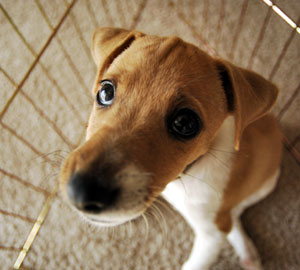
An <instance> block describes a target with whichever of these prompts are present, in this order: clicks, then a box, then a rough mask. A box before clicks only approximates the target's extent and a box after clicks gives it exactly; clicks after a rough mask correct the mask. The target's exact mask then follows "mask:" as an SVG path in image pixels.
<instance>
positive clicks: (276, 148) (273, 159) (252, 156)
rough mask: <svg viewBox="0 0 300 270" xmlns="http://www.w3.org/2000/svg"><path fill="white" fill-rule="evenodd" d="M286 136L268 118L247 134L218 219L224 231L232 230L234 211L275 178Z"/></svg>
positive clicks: (274, 122) (267, 116)
mask: <svg viewBox="0 0 300 270" xmlns="http://www.w3.org/2000/svg"><path fill="white" fill-rule="evenodd" d="M281 140H282V134H281V132H280V130H279V128H278V125H277V122H276V120H275V119H274V118H273V117H272V116H270V115H266V116H264V117H263V118H260V119H259V120H257V121H255V122H254V123H252V124H250V125H249V126H248V127H247V128H246V129H245V131H244V133H243V136H242V140H241V145H240V151H239V152H238V153H237V154H236V156H235V159H234V160H233V167H232V170H231V174H230V180H229V182H228V184H227V187H226V189H225V192H224V195H223V203H222V205H221V207H220V210H219V212H218V214H217V216H216V224H217V226H218V228H219V229H220V230H221V231H224V232H227V233H228V232H229V231H230V230H231V225H232V224H231V222H232V221H231V210H232V209H233V208H234V207H235V206H237V205H238V204H239V203H240V202H241V201H242V200H244V199H245V198H247V197H249V196H250V195H251V194H253V193H255V192H256V191H258V190H259V189H260V188H261V187H262V185H263V184H264V183H265V182H266V181H267V180H268V178H269V177H271V176H272V175H274V173H275V171H276V169H277V168H278V167H279V164H280V161H281V150H282V149H281Z"/></svg>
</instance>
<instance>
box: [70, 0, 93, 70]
mask: <svg viewBox="0 0 300 270" xmlns="http://www.w3.org/2000/svg"><path fill="white" fill-rule="evenodd" d="M64 2H65V5H66V7H68V1H67V0H64ZM70 18H71V20H72V23H73V25H74V28H75V30H76V32H77V35H78V37H79V39H80V41H81V44H82V46H83V48H84V51H85V53H86V55H87V56H88V58H89V59H90V61H91V62H92V63H93V62H94V61H93V59H92V55H91V52H90V48H89V46H88V44H87V43H86V40H85V39H84V37H83V34H82V31H81V29H80V27H79V25H78V23H77V20H76V18H75V16H74V15H73V14H72V12H70ZM94 69H95V68H94ZM95 72H96V70H95Z"/></svg>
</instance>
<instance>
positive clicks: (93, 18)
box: [85, 0, 127, 28]
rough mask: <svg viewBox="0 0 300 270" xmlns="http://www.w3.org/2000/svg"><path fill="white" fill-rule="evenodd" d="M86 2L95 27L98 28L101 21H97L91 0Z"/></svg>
mask: <svg viewBox="0 0 300 270" xmlns="http://www.w3.org/2000/svg"><path fill="white" fill-rule="evenodd" d="M126 2H127V1H126ZM85 3H86V7H87V10H88V13H89V14H90V17H91V19H92V23H93V25H94V27H95V28H97V27H98V26H99V23H98V22H97V19H96V16H95V13H94V11H93V9H92V5H91V1H90V0H86V1H85Z"/></svg>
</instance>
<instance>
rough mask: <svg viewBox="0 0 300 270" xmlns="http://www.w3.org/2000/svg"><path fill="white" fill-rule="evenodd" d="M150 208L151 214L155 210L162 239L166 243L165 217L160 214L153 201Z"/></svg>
mask: <svg viewBox="0 0 300 270" xmlns="http://www.w3.org/2000/svg"><path fill="white" fill-rule="evenodd" d="M151 208H152V210H153V214H154V213H155V211H156V212H157V221H158V225H159V227H160V229H161V232H162V235H163V239H164V243H166V240H167V237H168V233H167V222H166V220H165V217H164V215H163V214H162V212H161V211H160V209H159V207H158V206H156V205H155V201H154V202H153V203H152V205H151Z"/></svg>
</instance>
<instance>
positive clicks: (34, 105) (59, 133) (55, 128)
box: [0, 67, 75, 149]
mask: <svg viewBox="0 0 300 270" xmlns="http://www.w3.org/2000/svg"><path fill="white" fill-rule="evenodd" d="M0 70H1V72H2V73H3V74H4V75H5V77H6V78H7V79H8V80H9V81H10V82H11V83H12V84H13V85H15V86H16V89H18V93H19V92H20V93H21V95H22V96H23V97H24V98H25V99H26V100H27V101H28V102H29V103H30V104H31V106H32V107H33V108H34V109H35V111H36V112H37V113H38V114H39V115H40V116H41V117H42V118H44V119H45V120H46V121H47V122H48V124H49V125H50V126H51V127H52V128H53V130H54V131H55V132H56V133H57V135H58V136H59V137H60V138H61V139H62V140H63V142H64V143H65V144H67V145H68V146H69V148H70V149H73V148H74V146H75V145H74V144H73V143H71V142H70V141H69V140H68V139H67V138H66V136H64V134H63V133H62V131H61V130H60V129H59V128H58V127H57V126H56V124H55V122H54V121H52V120H51V119H50V118H49V117H48V116H47V115H46V114H45V113H44V112H43V110H41V109H40V108H39V107H38V106H37V105H36V104H35V102H34V101H33V100H32V98H31V97H29V96H28V95H27V94H26V93H25V92H24V91H23V90H22V89H21V88H19V85H17V83H16V82H15V81H14V80H13V79H12V78H11V77H10V76H9V75H8V74H7V73H6V72H5V70H3V69H2V68H1V67H0ZM15 96H16V95H15ZM15 96H14V97H15ZM9 104H11V102H10V103H9ZM4 109H5V107H4ZM7 109H8V107H7V108H6V110H5V111H4V113H5V112H6V111H7ZM4 113H3V115H2V114H1V117H3V116H4ZM1 117H0V121H1V122H2V118H1Z"/></svg>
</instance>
